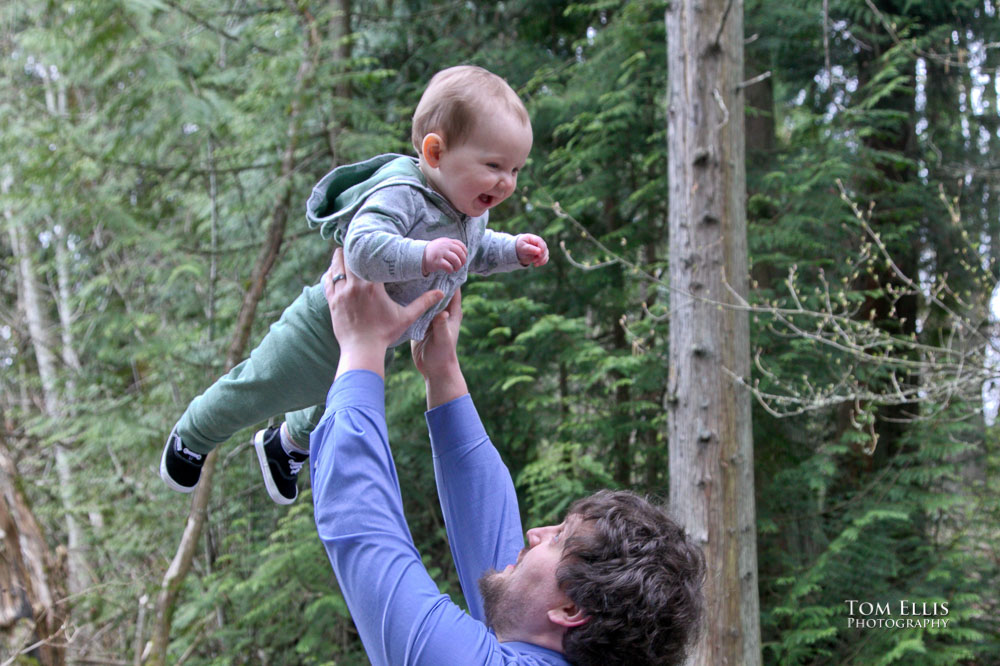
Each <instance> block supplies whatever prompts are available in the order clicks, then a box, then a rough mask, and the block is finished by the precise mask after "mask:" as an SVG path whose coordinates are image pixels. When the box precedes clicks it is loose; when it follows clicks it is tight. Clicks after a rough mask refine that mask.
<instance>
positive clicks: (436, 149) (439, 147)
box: [420, 132, 444, 169]
mask: <svg viewBox="0 0 1000 666" xmlns="http://www.w3.org/2000/svg"><path fill="white" fill-rule="evenodd" d="M420 152H421V153H422V154H423V156H424V161H426V162H427V166H429V167H431V168H432V169H436V168H437V166H438V163H439V162H440V161H441V153H442V152H444V139H443V138H441V135H440V134H438V133H436V132H431V133H430V134H428V135H426V136H425V137H424V141H423V143H421V144H420Z"/></svg>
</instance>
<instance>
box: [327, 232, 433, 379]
mask: <svg viewBox="0 0 1000 666" xmlns="http://www.w3.org/2000/svg"><path fill="white" fill-rule="evenodd" d="M335 276H342V277H340V279H338V280H336V281H334V279H333V278H334V277H335ZM323 292H324V294H325V295H326V301H327V303H328V304H329V307H330V319H331V320H332V323H333V333H334V335H336V336H337V342H338V343H339V344H340V363H339V364H338V366H337V376H340V375H341V374H342V373H343V372H346V371H347V370H371V371H372V372H377V373H378V374H380V375H381V374H384V372H385V367H384V366H385V350H386V349H387V348H388V347H389V345H391V344H392V343H393V342H395V341H396V340H397V339H399V336H401V335H402V334H403V332H404V331H406V329H407V328H409V327H410V325H411V324H412V323H413V322H414V321H416V320H417V318H418V317H420V315H421V314H423V313H424V312H426V311H427V309H428V308H430V307H432V306H433V305H434V304H436V303H437V302H438V301H440V300H441V299H442V298H444V293H443V292H441V291H440V290H438V289H433V290H431V291H428V292H425V293H423V294H421V295H420V296H418V297H417V298H416V299H415V300H414V301H413V302H412V303H410V304H409V305H407V306H406V307H403V306H401V305H399V304H398V303H396V302H395V301H394V300H392V299H391V298H389V295H388V294H386V293H385V287H384V286H383V285H382V283H380V282H368V281H366V280H362V279H361V278H359V277H358V276H357V275H355V274H354V273H352V272H351V271H350V269H348V268H347V266H346V265H345V264H344V252H343V250H342V249H341V248H337V250H336V251H335V252H334V253H333V262H332V263H331V264H330V269H329V270H328V271H327V272H326V273H324V274H323Z"/></svg>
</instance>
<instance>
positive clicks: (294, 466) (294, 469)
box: [288, 458, 305, 476]
mask: <svg viewBox="0 0 1000 666" xmlns="http://www.w3.org/2000/svg"><path fill="white" fill-rule="evenodd" d="M303 464H305V461H304V460H303V461H299V460H294V459H292V458H289V459H288V471H289V472H291V473H292V476H298V475H299V470H300V469H302V465H303Z"/></svg>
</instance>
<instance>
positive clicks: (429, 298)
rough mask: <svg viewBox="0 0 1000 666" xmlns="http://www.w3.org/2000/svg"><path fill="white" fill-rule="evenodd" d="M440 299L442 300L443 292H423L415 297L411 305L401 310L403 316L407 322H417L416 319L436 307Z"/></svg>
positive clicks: (436, 290) (435, 290)
mask: <svg viewBox="0 0 1000 666" xmlns="http://www.w3.org/2000/svg"><path fill="white" fill-rule="evenodd" d="M442 298H444V292H443V291H441V290H440V289H431V290H430V291H425V292H424V293H422V294H420V295H419V296H417V297H416V299H414V301H413V302H412V303H410V304H409V305H407V306H406V307H405V308H403V315H404V316H405V318H406V319H407V321H409V322H410V323H412V322H414V321H416V320H417V317H419V316H420V315H422V314H423V313H425V312H427V310H428V309H430V308H432V307H433V306H434V305H436V304H437V302H438V301H440V300H441V299H442Z"/></svg>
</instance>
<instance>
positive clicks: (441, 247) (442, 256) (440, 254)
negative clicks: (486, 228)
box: [421, 238, 469, 275]
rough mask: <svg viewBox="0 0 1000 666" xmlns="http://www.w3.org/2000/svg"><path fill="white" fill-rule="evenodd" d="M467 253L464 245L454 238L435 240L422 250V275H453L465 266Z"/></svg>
mask: <svg viewBox="0 0 1000 666" xmlns="http://www.w3.org/2000/svg"><path fill="white" fill-rule="evenodd" d="M468 256H469V251H468V250H467V249H466V248H465V244H464V243H463V242H462V241H460V240H456V239H454V238H435V239H434V240H432V241H431V242H429V243H428V244H427V247H425V248H424V261H423V264H422V266H421V268H422V269H423V271H424V275H430V274H431V273H433V272H435V271H444V272H445V273H454V272H455V271H457V270H458V269H459V268H461V267H462V266H464V265H465V261H466V259H468Z"/></svg>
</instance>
